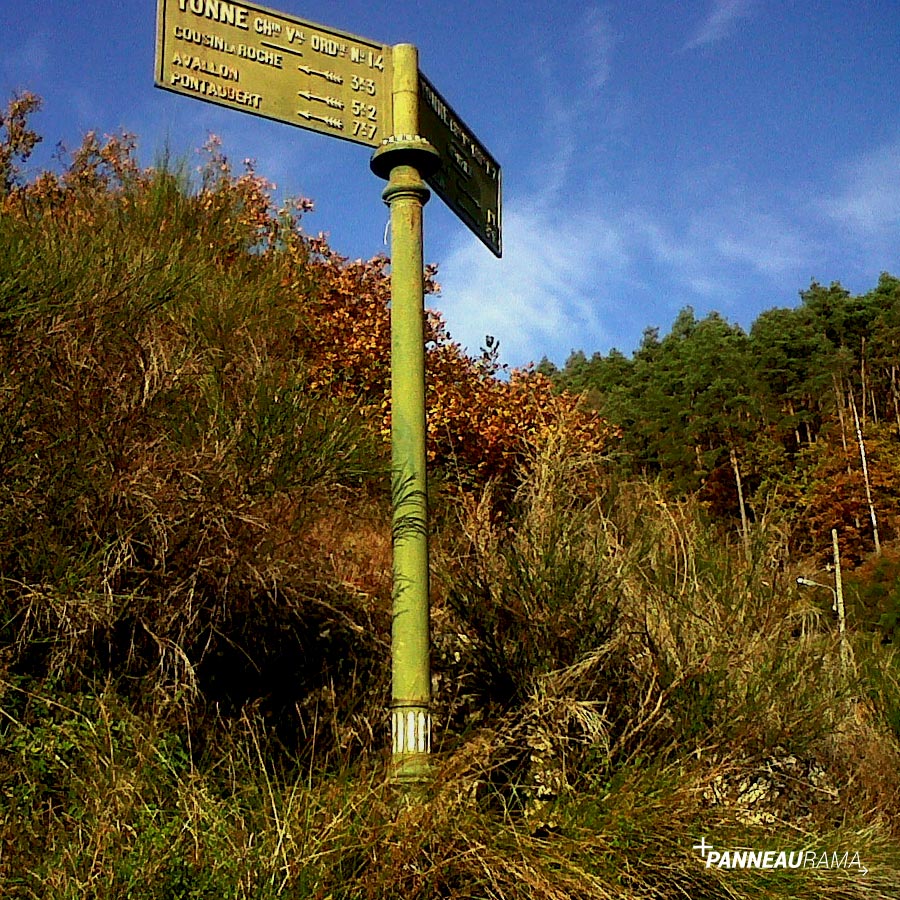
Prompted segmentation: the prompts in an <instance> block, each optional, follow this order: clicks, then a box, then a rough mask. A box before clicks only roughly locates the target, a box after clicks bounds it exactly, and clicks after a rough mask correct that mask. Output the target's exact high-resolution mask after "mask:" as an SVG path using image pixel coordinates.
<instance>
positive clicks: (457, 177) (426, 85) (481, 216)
mask: <svg viewBox="0 0 900 900" xmlns="http://www.w3.org/2000/svg"><path fill="white" fill-rule="evenodd" d="M419 134H421V136H422V137H424V138H427V140H428V141H429V143H431V144H432V146H433V147H434V148H435V149H436V150H437V151H438V152H439V153H440V155H441V167H440V169H438V171H437V172H436V173H435V174H434V175H432V176H431V177H429V178H428V179H427V181H428V184H429V186H430V187H432V188H433V189H434V191H435V193H436V194H437V195H438V196H439V197H440V198H441V199H442V200H443V201H444V202H445V203H446V204H447V206H449V207H450V209H452V210H453V212H455V213H456V215H457V216H459V218H460V219H462V221H463V222H464V223H465V224H466V225H468V227H469V228H470V229H471V230H472V231H473V232H474V233H475V235H476V236H477V237H479V238H480V239H481V240H482V241H483V242H484V243H485V244H486V245H487V247H488V248H489V249H490V250H491V251H492V252H493V253H494V255H495V256H500V255H501V252H502V245H501V230H500V229H501V221H500V218H501V216H500V205H501V173H500V165H499V163H498V162H497V161H496V160H495V159H494V157H493V156H491V154H490V153H488V151H487V150H486V149H485V146H484V145H483V144H482V143H481V142H480V141H479V140H478V138H476V137H475V135H474V134H473V133H472V131H471V129H470V128H469V127H468V126H467V125H466V124H465V122H463V120H462V119H460V117H459V116H458V115H457V114H456V113H455V112H454V111H453V110H452V109H451V107H450V105H449V104H448V103H447V101H446V100H444V98H443V97H442V96H441V95H440V94H439V93H438V92H437V90H436V89H435V87H434V85H433V84H432V83H431V82H430V81H429V80H428V79H427V78H426V77H425V76H424V75H423V74H422V73H421V72H420V73H419Z"/></svg>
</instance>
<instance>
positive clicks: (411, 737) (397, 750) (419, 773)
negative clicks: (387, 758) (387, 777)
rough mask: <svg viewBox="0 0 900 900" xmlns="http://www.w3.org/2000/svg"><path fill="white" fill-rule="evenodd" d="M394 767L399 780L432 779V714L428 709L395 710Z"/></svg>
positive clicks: (400, 707) (407, 707)
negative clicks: (430, 773)
mask: <svg viewBox="0 0 900 900" xmlns="http://www.w3.org/2000/svg"><path fill="white" fill-rule="evenodd" d="M391 751H392V752H391V765H392V768H393V779H394V780H395V781H401V782H403V781H406V782H416V781H424V780H425V779H427V777H428V771H429V754H430V753H431V713H430V712H429V711H428V708H427V707H425V706H395V707H394V708H393V709H392V710H391Z"/></svg>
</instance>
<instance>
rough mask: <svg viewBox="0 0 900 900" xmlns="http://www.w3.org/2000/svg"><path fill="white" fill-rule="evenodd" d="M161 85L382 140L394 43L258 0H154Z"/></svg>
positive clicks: (362, 139)
mask: <svg viewBox="0 0 900 900" xmlns="http://www.w3.org/2000/svg"><path fill="white" fill-rule="evenodd" d="M156 26H157V37H156V79H155V82H156V85H157V86H158V87H161V88H165V89H166V90H169V91H175V92H176V93H178V94H184V95H185V96H188V97H194V98H195V99H198V100H207V101H209V102H211V103H218V104H220V105H221V106H227V107H230V108H231V109H237V110H239V111H241V112H249V113H253V114H254V115H257V116H264V117H266V118H268V119H275V120H277V121H279V122H287V123H289V124H291V125H297V126H299V127H300V128H308V129H310V130H312V131H319V132H322V133H323V134H329V135H331V136H332V137H339V138H344V139H346V140H348V141H355V142H357V143H359V144H367V145H368V146H370V147H377V146H379V145H380V144H381V142H382V140H383V139H384V138H386V137H389V136H390V134H391V131H392V127H393V122H392V103H391V48H390V47H388V46H386V45H384V44H376V43H373V42H372V41H368V40H366V39H365V38H361V37H357V36H356V35H352V34H345V33H343V32H341V31H335V30H334V29H331V28H325V27H323V26H322V25H315V24H314V23H312V22H305V21H303V20H302V19H296V18H294V17H293V16H288V15H285V14H284V13H280V12H274V11H272V10H270V9H266V8H265V7H262V6H256V5H255V4H252V3H244V2H240V3H230V2H225V0H158V8H157V18H156Z"/></svg>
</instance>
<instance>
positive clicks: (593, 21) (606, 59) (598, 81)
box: [583, 6, 619, 91]
mask: <svg viewBox="0 0 900 900" xmlns="http://www.w3.org/2000/svg"><path fill="white" fill-rule="evenodd" d="M583 33H584V38H585V41H584V43H585V52H584V59H585V63H586V65H587V67H588V72H589V75H588V87H589V88H590V89H591V90H594V91H596V90H599V89H600V88H602V87H604V86H605V85H606V83H607V81H609V78H610V75H611V74H612V61H613V51H614V50H615V46H616V44H617V43H618V40H619V39H618V36H617V35H616V33H615V31H614V29H613V27H612V24H611V22H610V19H609V12H608V10H606V9H605V8H603V7H599V6H592V7H590V8H589V9H587V10H586V11H585V14H584V32H583Z"/></svg>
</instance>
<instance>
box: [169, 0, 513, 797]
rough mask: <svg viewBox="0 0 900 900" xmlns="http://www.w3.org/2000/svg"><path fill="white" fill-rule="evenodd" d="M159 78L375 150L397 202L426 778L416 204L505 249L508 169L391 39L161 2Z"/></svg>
mask: <svg viewBox="0 0 900 900" xmlns="http://www.w3.org/2000/svg"><path fill="white" fill-rule="evenodd" d="M157 2H158V7H157V39H156V85H157V86H158V87H161V88H165V89H166V90H170V91H175V92H176V93H179V94H184V95H185V96H188V97H193V98H195V99H199V100H206V101H209V102H211V103H218V104H220V105H222V106H227V107H231V108H232V109H236V110H238V111H240V112H249V113H253V114H254V115H259V116H265V117H266V118H269V119H275V120H277V121H280V122H287V123H288V124H290V125H295V126H298V127H300V128H306V129H310V130H312V131H318V132H321V133H323V134H328V135H331V136H332V137H340V138H344V139H346V140H350V141H355V142H357V143H360V144H366V145H368V146H371V147H377V148H378V149H377V150H376V151H375V153H374V154H373V156H372V158H371V161H370V167H371V169H372V171H373V172H374V173H375V174H376V175H378V176H380V177H382V178H384V179H386V180H387V182H388V184H387V187H386V188H385V189H384V192H383V193H382V198H383V199H384V201H385V203H387V204H388V205H389V206H390V210H391V462H392V471H393V484H392V490H393V522H392V529H393V545H394V588H393V616H392V630H391V678H392V682H391V683H392V688H391V698H392V699H391V734H392V761H393V777H394V778H395V779H396V780H397V781H400V782H404V781H408V782H417V781H423V780H425V779H426V778H427V777H428V758H429V754H430V753H431V667H430V648H431V638H430V633H429V593H428V568H429V567H428V508H427V481H426V466H425V463H426V455H425V438H426V427H425V425H426V422H425V327H424V319H425V316H424V299H425V298H424V288H425V279H424V266H423V252H422V211H423V207H424V205H425V204H426V203H427V202H428V199H429V196H430V191H429V190H428V187H427V186H426V181H427V183H428V184H429V185H431V187H433V188H434V190H435V192H436V193H437V194H438V195H439V196H440V197H441V198H442V199H443V200H444V201H445V202H446V203H447V205H448V206H449V207H450V208H451V209H452V210H453V211H454V212H455V213H456V214H457V216H459V218H460V219H461V220H462V221H463V222H464V223H465V224H466V225H467V226H468V227H469V228H470V229H471V230H472V231H473V232H474V233H475V234H476V235H477V236H478V237H479V238H480V239H481V240H482V241H483V242H484V243H485V244H486V245H487V246H488V247H489V248H490V249H491V251H492V252H493V253H495V254H496V255H497V256H500V252H501V223H500V183H501V179H500V167H499V165H498V164H497V162H496V161H495V160H494V158H493V157H492V156H491V155H490V153H488V151H487V150H486V149H485V147H484V146H483V145H482V144H481V143H480V141H478V139H477V138H476V137H475V135H474V134H473V133H472V131H471V130H470V129H469V128H468V127H467V126H466V125H465V123H464V122H463V121H462V120H461V119H460V118H459V116H457V115H456V113H455V112H453V110H452V109H451V108H450V106H449V104H447V102H446V101H445V100H444V99H443V97H441V95H440V94H439V93H438V92H437V90H436V89H435V88H434V87H433V86H432V84H431V82H429V81H428V80H427V79H426V78H425V77H424V76H423V75H422V74H421V73H420V72H419V68H418V51H417V50H416V48H415V47H414V46H412V45H411V44H397V45H396V46H394V47H388V46H385V45H382V44H377V43H374V42H372V41H369V40H367V39H365V38H361V37H357V36H355V35H351V34H345V33H343V32H340V31H335V30H333V29H330V28H325V27H324V26H322V25H316V24H314V23H312V22H306V21H303V20H302V19H297V18H294V17H293V16H288V15H285V14H284V13H279V12H273V11H272V10H269V9H265V8H264V7H261V6H256V5H255V4H253V3H246V2H243V0H241V2H225V0H157Z"/></svg>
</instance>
